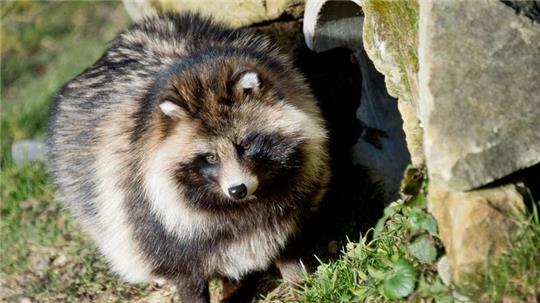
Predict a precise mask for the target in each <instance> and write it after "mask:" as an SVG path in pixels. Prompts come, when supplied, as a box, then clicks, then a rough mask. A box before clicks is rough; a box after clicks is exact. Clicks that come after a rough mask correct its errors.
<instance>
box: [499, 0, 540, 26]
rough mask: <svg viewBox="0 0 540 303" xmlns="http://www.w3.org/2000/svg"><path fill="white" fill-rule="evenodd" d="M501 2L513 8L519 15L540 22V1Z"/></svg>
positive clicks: (504, 0) (506, 0)
mask: <svg viewBox="0 0 540 303" xmlns="http://www.w3.org/2000/svg"><path fill="white" fill-rule="evenodd" d="M501 2H502V3H504V4H506V5H508V6H510V7H511V8H513V9H514V10H515V11H516V13H517V14H518V15H523V16H525V17H527V18H529V19H531V20H533V21H535V22H539V23H540V1H515V0H501Z"/></svg>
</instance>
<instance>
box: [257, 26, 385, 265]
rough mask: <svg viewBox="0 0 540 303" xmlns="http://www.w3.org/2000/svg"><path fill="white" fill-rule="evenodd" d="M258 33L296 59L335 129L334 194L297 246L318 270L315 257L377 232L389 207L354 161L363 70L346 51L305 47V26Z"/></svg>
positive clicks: (323, 256)
mask: <svg viewBox="0 0 540 303" xmlns="http://www.w3.org/2000/svg"><path fill="white" fill-rule="evenodd" d="M254 28H255V30H257V31H259V32H261V33H263V34H268V35H270V36H272V37H274V39H275V40H276V41H277V43H278V44H279V45H280V46H281V47H282V48H283V49H284V50H286V51H289V52H290V53H291V54H292V55H293V58H295V64H296V66H297V67H298V68H299V69H300V70H301V72H302V73H303V74H304V75H305V76H306V79H307V81H308V83H309V84H310V86H311V89H312V91H313V93H314V94H315V96H316V98H317V100H318V101H319V103H320V107H321V108H322V111H323V115H324V118H325V119H326V121H327V125H328V128H329V130H330V154H331V158H332V173H333V178H332V181H331V184H330V189H329V192H328V194H327V195H326V198H325V199H324V200H323V201H322V203H321V205H320V208H319V211H318V212H316V213H315V214H314V215H313V216H311V219H310V220H309V221H308V222H307V224H306V226H305V227H304V229H303V236H302V238H301V239H299V241H298V242H297V245H296V246H295V247H294V250H295V251H296V252H298V254H299V255H300V256H301V257H302V260H303V261H304V262H305V263H306V264H307V265H308V267H311V266H316V265H318V261H317V260H316V259H315V258H314V255H316V256H317V257H318V258H320V259H322V260H326V259H328V258H334V257H337V256H338V255H339V251H340V248H341V246H342V245H343V244H345V243H346V241H347V238H348V239H350V240H355V239H358V238H359V236H360V234H361V233H363V232H366V231H367V230H368V229H369V228H371V227H373V226H374V225H375V224H376V221H377V220H378V218H380V217H381V216H382V211H383V208H384V204H383V202H382V201H383V199H382V193H381V190H380V187H379V186H378V185H377V184H374V183H373V182H371V180H370V179H369V177H368V171H367V169H366V168H364V167H362V166H359V165H353V162H352V148H353V146H354V144H355V143H356V142H357V140H358V137H359V136H360V133H361V130H362V128H361V125H360V123H359V121H358V120H357V118H356V110H357V108H358V106H359V105H360V97H361V89H362V78H361V73H360V69H359V67H358V62H357V61H356V60H355V59H354V56H353V54H352V52H351V51H349V50H347V49H334V50H330V51H326V52H323V53H319V54H317V53H314V52H312V51H310V50H309V49H308V48H307V46H306V45H305V43H304V40H303V34H302V25H301V23H300V22H297V21H287V22H274V23H271V24H268V25H264V26H255V27H254Z"/></svg>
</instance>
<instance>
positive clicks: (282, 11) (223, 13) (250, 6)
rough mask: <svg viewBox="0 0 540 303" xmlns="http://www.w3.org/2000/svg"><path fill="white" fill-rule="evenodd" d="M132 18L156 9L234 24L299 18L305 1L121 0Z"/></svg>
mask: <svg viewBox="0 0 540 303" xmlns="http://www.w3.org/2000/svg"><path fill="white" fill-rule="evenodd" d="M123 2H124V6H125V7H126V9H127V11H128V13H129V15H130V16H131V18H133V19H134V20H137V19H139V18H142V17H143V16H144V15H146V14H150V13H153V12H156V11H177V12H185V11H192V12H200V13H201V14H203V15H211V16H213V17H214V18H215V19H217V20H220V21H222V22H225V23H227V24H229V25H231V26H234V27H240V26H247V25H251V24H254V23H260V22H263V21H269V20H274V19H277V18H279V17H281V16H283V15H288V16H292V17H294V18H298V17H300V16H301V15H302V13H303V11H304V2H305V0H234V1H231V0H225V1H201V0H156V1H152V0H140V1H133V0H123Z"/></svg>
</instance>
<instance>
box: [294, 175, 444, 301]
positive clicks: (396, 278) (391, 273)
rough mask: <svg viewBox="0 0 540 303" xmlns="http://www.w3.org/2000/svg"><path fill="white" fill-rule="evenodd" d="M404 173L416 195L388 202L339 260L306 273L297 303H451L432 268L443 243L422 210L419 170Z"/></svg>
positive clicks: (409, 189) (406, 186) (406, 183)
mask: <svg viewBox="0 0 540 303" xmlns="http://www.w3.org/2000/svg"><path fill="white" fill-rule="evenodd" d="M410 172H412V173H410ZM408 174H409V175H410V176H411V178H409V179H407V178H405V181H404V185H403V188H404V191H407V192H409V193H414V195H411V196H408V197H407V198H404V199H401V200H399V201H397V202H394V203H391V204H390V205H389V206H388V207H387V208H386V209H385V211H384V216H383V218H381V219H380V220H379V222H378V224H377V226H376V227H375V228H374V229H372V230H371V231H370V232H369V233H367V234H365V235H364V236H363V237H362V238H361V239H360V241H358V242H354V243H353V242H350V243H348V244H347V246H346V248H345V250H344V252H343V256H342V257H341V258H340V259H339V260H338V261H336V262H331V263H321V264H320V265H319V267H318V268H317V271H316V272H315V274H314V275H306V287H305V288H304V289H303V290H302V292H301V294H302V297H303V298H302V300H300V301H301V302H386V301H395V300H400V299H403V298H407V297H408V298H409V299H414V300H415V301H414V302H421V301H422V300H423V301H422V302H432V301H436V302H451V301H452V296H451V293H450V291H449V289H448V288H447V287H446V286H444V285H443V283H442V281H441V280H440V278H439V277H438V275H437V272H436V269H435V266H434V262H435V261H436V259H437V256H439V255H440V253H441V250H442V246H441V243H440V241H439V239H438V237H437V224H436V222H435V220H434V219H433V217H431V215H429V214H428V213H427V210H426V200H425V190H424V189H425V186H426V182H422V180H421V179H420V180H419V177H420V178H421V177H422V176H423V173H422V171H420V170H418V169H414V168H410V169H409V170H408Z"/></svg>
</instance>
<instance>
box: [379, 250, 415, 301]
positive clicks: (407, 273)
mask: <svg viewBox="0 0 540 303" xmlns="http://www.w3.org/2000/svg"><path fill="white" fill-rule="evenodd" d="M416 277H417V272H416V269H415V268H414V266H413V265H412V264H411V263H410V262H409V261H407V260H405V259H399V260H398V261H397V262H396V264H395V266H394V269H393V270H392V272H390V274H389V275H387V276H386V277H385V279H384V283H383V292H384V295H385V296H386V297H387V298H389V299H398V298H404V297H406V296H408V295H410V294H411V293H412V292H413V291H414V286H415V284H416Z"/></svg>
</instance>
